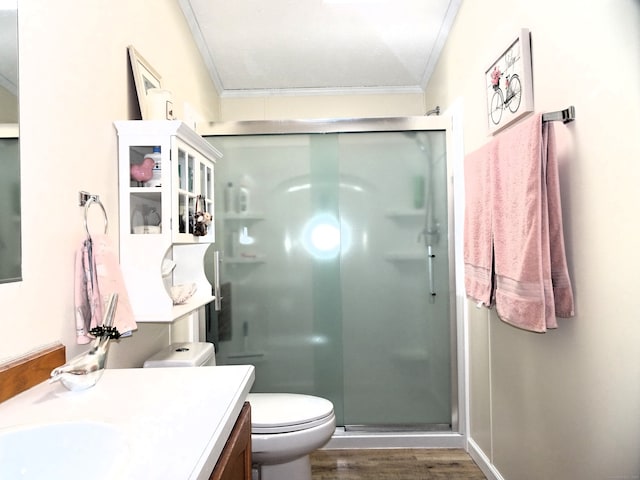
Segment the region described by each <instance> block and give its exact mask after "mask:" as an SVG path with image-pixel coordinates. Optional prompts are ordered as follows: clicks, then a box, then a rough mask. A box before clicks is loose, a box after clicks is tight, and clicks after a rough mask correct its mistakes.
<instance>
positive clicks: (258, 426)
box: [247, 393, 333, 433]
mask: <svg viewBox="0 0 640 480" xmlns="http://www.w3.org/2000/svg"><path fill="white" fill-rule="evenodd" d="M247 400H248V401H249V403H250V404H251V431H252V432H253V433H286V432H296V431H299V430H305V429H307V428H312V427H315V426H317V425H321V424H323V423H325V422H326V421H327V419H329V418H331V417H332V416H333V404H332V403H331V402H330V401H329V400H326V399H324V398H319V397H314V396H311V395H300V394H294V393H250V394H249V395H248V396H247Z"/></svg>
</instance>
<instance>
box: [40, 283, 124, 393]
mask: <svg viewBox="0 0 640 480" xmlns="http://www.w3.org/2000/svg"><path fill="white" fill-rule="evenodd" d="M117 305H118V294H117V293H114V294H112V295H111V296H110V297H109V302H108V304H107V311H106V313H105V315H104V319H103V321H102V326H101V327H96V328H94V329H91V333H92V334H94V335H95V336H96V338H95V340H94V341H93V343H92V345H91V348H90V349H89V350H88V351H86V352H84V353H81V354H80V355H78V356H76V357H74V358H72V359H71V360H69V361H68V362H67V363H65V364H64V365H62V366H60V367H57V368H54V369H53V370H52V371H51V378H50V379H49V382H50V383H52V382H56V381H58V380H60V381H61V382H62V384H63V385H64V386H65V387H66V388H67V389H69V390H84V389H87V388H90V387H93V386H94V385H95V384H96V383H97V382H98V380H99V379H100V377H102V374H103V373H104V368H105V364H106V362H107V354H108V353H109V342H110V340H111V339H112V338H118V337H119V336H120V334H119V333H118V331H117V329H115V328H114V327H113V317H114V315H115V312H116V307H117Z"/></svg>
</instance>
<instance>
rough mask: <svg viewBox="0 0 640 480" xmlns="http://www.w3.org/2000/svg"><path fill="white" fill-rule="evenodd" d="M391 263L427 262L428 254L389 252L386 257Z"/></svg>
mask: <svg viewBox="0 0 640 480" xmlns="http://www.w3.org/2000/svg"><path fill="white" fill-rule="evenodd" d="M384 258H385V260H387V261H389V262H415V261H417V260H422V261H425V260H426V259H427V254H426V252H389V253H387V254H385V256H384Z"/></svg>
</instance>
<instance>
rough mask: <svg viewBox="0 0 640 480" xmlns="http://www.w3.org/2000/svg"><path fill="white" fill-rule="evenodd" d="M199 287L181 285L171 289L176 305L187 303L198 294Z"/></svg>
mask: <svg viewBox="0 0 640 480" xmlns="http://www.w3.org/2000/svg"><path fill="white" fill-rule="evenodd" d="M197 288H198V287H197V286H196V284H195V283H185V284H180V285H174V286H172V287H171V289H170V292H169V293H170V295H171V300H173V304H174V305H182V304H183V303H186V302H187V301H188V300H189V299H190V298H191V297H193V294H194V293H196V290H197Z"/></svg>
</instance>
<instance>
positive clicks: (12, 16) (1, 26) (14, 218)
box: [0, 0, 22, 283]
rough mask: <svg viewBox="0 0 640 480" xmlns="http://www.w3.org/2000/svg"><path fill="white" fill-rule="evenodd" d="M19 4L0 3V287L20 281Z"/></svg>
mask: <svg viewBox="0 0 640 480" xmlns="http://www.w3.org/2000/svg"><path fill="white" fill-rule="evenodd" d="M18 117H19V114H18V1H17V0H0V171H1V172H2V174H1V175H0V283H7V282H16V281H19V280H21V279H22V255H21V250H22V248H21V236H20V141H19V128H18Z"/></svg>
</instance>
